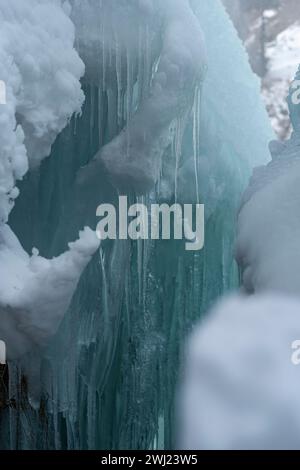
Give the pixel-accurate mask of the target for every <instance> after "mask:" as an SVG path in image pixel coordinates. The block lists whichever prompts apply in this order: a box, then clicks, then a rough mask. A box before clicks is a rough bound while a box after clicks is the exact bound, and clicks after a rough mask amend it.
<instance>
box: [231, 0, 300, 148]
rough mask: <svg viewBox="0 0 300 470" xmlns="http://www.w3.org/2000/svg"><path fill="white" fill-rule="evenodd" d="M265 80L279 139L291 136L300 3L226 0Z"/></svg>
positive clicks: (298, 57)
mask: <svg viewBox="0 0 300 470" xmlns="http://www.w3.org/2000/svg"><path fill="white" fill-rule="evenodd" d="M223 3H224V4H225V7H226V9H227V10H228V13H229V14H230V16H231V18H232V20H233V22H234V24H235V26H236V28H237V31H238V34H239V36H240V38H241V39H242V41H243V42H244V44H245V46H246V49H247V51H248V53H249V60H250V64H251V66H252V69H253V71H254V72H255V73H256V74H257V75H258V76H259V77H260V78H261V80H262V95H263V98H264V101H265V103H266V107H267V110H268V113H269V115H270V118H271V121H272V125H273V128H274V130H275V132H276V134H277V136H278V137H279V138H280V139H287V138H289V136H290V133H291V127H290V121H289V116H288V108H287V104H286V96H287V93H288V88H289V84H290V82H291V81H292V80H293V78H294V76H295V72H296V70H297V68H298V65H299V63H300V1H299V0H223Z"/></svg>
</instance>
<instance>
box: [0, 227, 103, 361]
mask: <svg viewBox="0 0 300 470" xmlns="http://www.w3.org/2000/svg"><path fill="white" fill-rule="evenodd" d="M99 244H100V242H99V240H98V239H97V236H96V233H95V232H93V231H92V230H91V229H89V228H85V229H84V230H83V231H82V232H80V238H79V239H78V240H77V241H76V242H73V243H70V244H69V251H67V252H66V253H64V254H62V255H61V256H59V257H57V258H53V259H51V260H48V259H45V258H43V257H41V256H39V254H38V251H37V250H36V249H34V250H33V254H32V256H29V255H28V254H27V253H26V252H25V251H24V250H23V248H22V246H21V244H20V243H19V241H18V239H17V238H16V236H15V235H14V234H13V232H12V231H11V229H10V228H9V227H8V225H3V226H2V227H0V280H1V282H0V338H1V340H3V341H5V343H6V347H7V357H8V359H18V358H20V357H22V356H23V355H24V354H26V353H27V352H30V351H31V350H32V349H34V348H38V347H44V346H46V344H47V341H48V340H49V339H50V338H51V337H52V336H53V335H54V334H55V333H56V331H57V329H58V327H59V325H60V322H61V321H62V319H63V316H64V314H65V312H66V310H67V308H68V306H69V303H70V301H71V298H72V296H73V293H74V292H75V289H76V287H77V283H78V281H79V278H80V276H81V274H82V272H83V270H84V269H85V267H86V266H87V264H88V263H89V261H90V260H91V257H92V255H93V254H94V253H95V251H96V250H97V248H98V247H99Z"/></svg>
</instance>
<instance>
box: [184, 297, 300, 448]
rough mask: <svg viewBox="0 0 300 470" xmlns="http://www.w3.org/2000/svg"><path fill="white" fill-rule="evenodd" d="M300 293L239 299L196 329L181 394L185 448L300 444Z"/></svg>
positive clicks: (228, 302)
mask: <svg viewBox="0 0 300 470" xmlns="http://www.w3.org/2000/svg"><path fill="white" fill-rule="evenodd" d="M299 312H300V298H290V297H285V296H268V295H264V296H260V295H257V296H252V297H242V296H234V297H232V298H229V299H227V300H225V301H222V302H221V303H220V304H219V305H217V306H216V307H215V308H214V309H213V310H212V311H211V312H210V314H209V316H208V317H207V319H206V320H205V321H203V322H202V324H201V325H199V327H198V328H196V330H195V331H194V332H193V334H192V337H191V339H190V341H189V344H188V348H187V353H186V361H185V364H186V368H185V373H184V380H183V385H182V387H181V393H180V394H179V403H180V410H181V411H180V416H179V419H180V421H179V423H180V429H179V442H180V447H181V448H183V449H191V450H192V449H207V450H210V449H217V450H222V449H225V450H230V449H233V450H240V449H264V450H266V449H274V450H278V449H299V448H300V443H299V433H300V395H299V387H300V369H299V367H297V366H295V365H294V364H293V363H292V355H293V352H294V351H293V350H292V344H293V343H294V341H296V340H299V338H300V321H299Z"/></svg>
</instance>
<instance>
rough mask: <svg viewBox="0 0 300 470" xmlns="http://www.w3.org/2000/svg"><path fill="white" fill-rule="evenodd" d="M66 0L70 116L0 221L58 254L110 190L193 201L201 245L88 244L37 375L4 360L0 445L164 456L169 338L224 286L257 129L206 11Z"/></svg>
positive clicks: (243, 75)
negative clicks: (74, 61) (78, 81)
mask: <svg viewBox="0 0 300 470" xmlns="http://www.w3.org/2000/svg"><path fill="white" fill-rule="evenodd" d="M70 4H71V6H73V11H72V12H71V18H72V21H73V23H74V25H75V36H76V38H75V44H76V49H77V51H78V52H79V54H80V56H81V58H82V60H83V61H84V62H85V66H86V74H85V76H84V78H83V81H82V83H83V87H84V93H85V103H84V105H83V108H82V115H81V116H77V117H74V118H72V120H71V122H70V123H69V125H68V126H67V128H66V129H65V130H64V131H63V132H62V133H61V134H60V135H59V136H58V138H57V140H56V142H55V144H54V145H53V147H52V151H51V157H50V158H49V159H46V160H45V161H43V162H42V165H41V167H40V168H39V169H33V170H32V171H31V172H30V174H29V175H28V177H27V178H26V181H24V182H22V183H21V184H20V191H21V193H20V197H19V198H18V200H17V204H16V206H15V208H14V210H13V212H12V213H11V216H10V219H9V223H10V226H11V227H12V229H13V231H14V233H16V234H17V236H18V238H19V239H20V240H21V241H22V245H23V247H24V250H26V252H28V253H29V252H30V250H31V249H32V247H33V246H36V247H37V248H38V249H39V251H40V256H41V257H43V258H46V259H51V258H52V257H58V256H59V255H60V254H61V253H64V252H65V251H66V250H67V246H68V243H69V241H70V240H75V239H76V238H77V236H78V231H79V230H80V228H81V227H84V226H89V227H92V228H94V227H95V226H96V222H97V220H96V217H95V214H96V208H97V206H98V205H99V204H100V203H103V202H104V203H114V204H117V201H118V195H119V194H120V193H121V194H122V193H124V191H125V189H126V191H128V197H129V200H130V202H136V201H138V202H143V203H144V204H150V203H151V202H169V203H173V202H174V201H178V202H181V203H188V202H190V203H191V202H194V203H195V202H198V201H199V202H203V203H204V204H205V206H206V243H205V248H204V250H203V251H201V252H197V253H187V252H186V251H185V250H184V243H181V242H179V241H176V242H174V241H170V242H167V241H150V240H149V241H142V240H140V241H138V242H137V243H136V242H134V243H131V242H130V241H126V240H123V241H122V240H117V241H115V242H105V243H103V244H102V245H101V249H100V251H99V250H98V251H97V252H96V254H95V256H94V257H93V260H92V261H91V263H89V265H88V266H87V268H86V270H85V272H84V274H83V275H82V276H81V279H80V282H79V285H78V288H77V289H76V292H75V294H74V296H73V298H72V302H71V305H70V307H69V308H68V309H67V311H66V314H65V318H64V320H63V323H62V325H61V328H60V331H59V333H58V334H57V335H56V337H55V339H53V341H52V343H51V345H50V347H49V348H48V349H47V351H46V353H44V354H40V357H39V360H40V369H39V368H37V367H36V362H37V353H35V355H34V356H26V363H27V364H32V368H31V367H28V366H27V368H26V371H25V372H26V373H25V372H24V369H23V363H24V360H23V361H22V364H21V366H20V364H19V363H16V362H13V363H12V364H10V389H9V390H10V397H9V398H11V399H15V400H16V403H17V404H18V407H17V408H15V409H14V408H9V409H5V410H4V411H3V412H2V413H0V419H1V420H2V422H1V427H0V442H1V446H2V447H10V448H15V447H18V448H51V449H52V448H58V449H60V448H68V449H72V448H77V449H78V448H79V449H85V448H90V449H94V448H96V449H99V448H105V449H115V448H120V449H124V448H134V449H138V448H142V449H148V448H151V447H155V448H163V447H166V448H170V447H171V446H172V445H173V443H174V439H173V438H174V436H173V429H174V389H175V384H176V381H177V376H178V369H179V356H180V353H181V349H182V344H183V339H184V338H185V337H186V334H187V333H188V332H189V331H190V329H191V327H192V325H193V324H194V322H195V321H197V320H198V319H199V318H200V317H201V315H203V312H205V311H207V308H208V306H209V305H210V304H211V303H212V302H213V301H214V300H215V299H216V298H217V297H218V296H220V295H222V293H223V292H224V291H227V290H230V289H232V288H234V287H236V286H237V285H238V273H237V267H236V265H235V263H234V260H233V239H234V219H235V213H236V209H237V206H238V202H239V199H240V194H241V192H242V191H243V190H244V187H245V185H246V181H247V179H248V177H249V174H250V170H251V168H252V167H253V166H254V165H257V164H263V163H265V162H266V161H267V160H268V150H267V143H268V141H269V140H270V139H271V138H272V133H271V130H270V126H269V124H268V119H267V115H266V113H265V112H264V110H263V106H262V104H261V102H260V97H259V84H258V81H257V80H256V79H255V78H254V77H253V75H252V73H251V71H250V67H249V64H248V62H247V57H246V53H245V52H244V50H243V48H242V45H241V44H240V42H239V40H238V38H237V35H236V33H235V31H234V29H233V26H232V25H231V23H230V21H229V19H228V17H227V15H226V14H225V11H224V9H223V7H222V6H221V4H220V3H219V2H217V1H216V2H211V0H202V1H201V2H199V4H198V2H190V4H189V2H187V1H185V0H182V1H179V0H176V1H172V2H171V1H164V2H161V1H138V0H136V1H133V0H131V1H128V0H126V1H125V0H124V1H123V0H118V1H117V0H114V1H111V0H102V1H100V0H99V1H92V0H89V1H87V0H86V1H84V2H83V1H82V2H80V1H79V0H74V1H72V2H70ZM133 24H134V26H133ZM198 24H199V25H200V26H198ZM201 29H202V31H203V32H204V39H205V42H206V49H207V52H206V53H205V55H204V45H203V33H202V32H201ZM192 32H193V34H190V33H192ZM173 41H175V44H173ZM191 42H192V43H191ZM220 44H222V48H220ZM198 49H199V56H198V55H197V51H198ZM163 58H164V60H163ZM204 58H205V60H204ZM206 65H207V67H206ZM206 69H207V70H206ZM171 70H173V72H172V73H171ZM173 79H174V80H173ZM181 79H182V83H181ZM181 86H182V88H181ZM160 98H161V99H160ZM149 121H150V122H149ZM125 144H126V145H125ZM127 144H128V145H127ZM139 153H140V155H139ZM95 156H96V157H95ZM121 157H123V158H124V161H121ZM139 158H140V160H139ZM152 164H153V165H152ZM158 169H159V171H158ZM133 189H134V190H135V191H133ZM136 192H138V195H137V194H136ZM28 369H30V373H29V374H28ZM39 370H40V371H41V373H39ZM28 375H29V377H28ZM34 377H35V383H40V385H41V397H40V409H39V410H37V409H36V402H37V401H36V397H37V393H36V390H35V393H34V405H35V406H32V398H31V393H30V390H29V394H28V382H29V383H31V384H32V383H33V378H34ZM28 395H29V399H30V401H28ZM19 405H20V406H19ZM16 429H18V432H15V431H16Z"/></svg>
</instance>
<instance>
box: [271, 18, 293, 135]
mask: <svg viewBox="0 0 300 470" xmlns="http://www.w3.org/2000/svg"><path fill="white" fill-rule="evenodd" d="M299 50H300V23H299V22H298V21H297V22H295V23H294V24H293V25H291V26H290V27H288V28H287V29H286V30H284V31H283V32H282V33H280V34H279V35H278V36H277V38H276V40H275V41H273V42H272V43H269V44H268V45H267V49H266V58H267V60H268V73H267V76H266V77H265V79H264V82H263V97H264V100H265V103H266V105H267V108H268V110H269V112H270V115H271V121H272V125H273V128H274V129H275V131H276V133H277V134H278V136H279V137H280V138H287V137H289V135H290V122H289V117H288V107H287V103H286V97H287V95H288V90H289V86H290V83H291V81H292V80H293V77H294V76H295V73H296V71H297V68H298V65H299V62H300V58H299Z"/></svg>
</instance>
